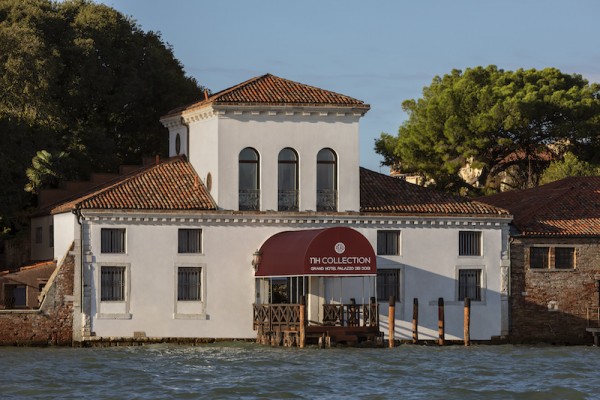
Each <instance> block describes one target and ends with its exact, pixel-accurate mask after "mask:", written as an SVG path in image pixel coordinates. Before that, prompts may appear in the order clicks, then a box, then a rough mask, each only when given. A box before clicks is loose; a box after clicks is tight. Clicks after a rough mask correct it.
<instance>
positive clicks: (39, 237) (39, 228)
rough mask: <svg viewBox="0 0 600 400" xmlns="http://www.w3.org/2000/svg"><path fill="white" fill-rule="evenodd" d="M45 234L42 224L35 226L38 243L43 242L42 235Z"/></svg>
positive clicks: (36, 241)
mask: <svg viewBox="0 0 600 400" xmlns="http://www.w3.org/2000/svg"><path fill="white" fill-rule="evenodd" d="M43 234H44V232H43V228H42V227H41V226H38V227H37V228H35V243H36V244H40V243H42V235H43Z"/></svg>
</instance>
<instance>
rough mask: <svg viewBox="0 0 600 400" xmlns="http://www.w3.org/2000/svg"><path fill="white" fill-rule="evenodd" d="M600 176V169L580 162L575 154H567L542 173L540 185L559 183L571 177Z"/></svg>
mask: <svg viewBox="0 0 600 400" xmlns="http://www.w3.org/2000/svg"><path fill="white" fill-rule="evenodd" d="M593 175H600V168H598V167H597V166H595V165H593V164H591V163H589V162H585V161H581V160H579V159H578V158H577V157H576V156H575V155H574V154H573V153H571V152H567V153H565V155H564V157H563V158H562V159H561V160H557V161H553V162H551V163H550V165H549V166H548V168H546V170H545V171H544V172H543V173H542V176H541V178H540V184H541V185H544V184H546V183H550V182H554V181H558V180H560V179H564V178H567V177H569V176H593Z"/></svg>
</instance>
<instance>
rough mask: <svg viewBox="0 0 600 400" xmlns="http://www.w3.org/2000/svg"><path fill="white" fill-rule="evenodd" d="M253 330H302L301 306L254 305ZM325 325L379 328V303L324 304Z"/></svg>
mask: <svg viewBox="0 0 600 400" xmlns="http://www.w3.org/2000/svg"><path fill="white" fill-rule="evenodd" d="M253 314H254V315H253V328H254V330H259V331H262V332H275V331H286V330H299V329H300V304H254V305H253ZM322 323H323V325H330V326H369V327H378V326H379V309H378V305H377V303H370V304H354V303H350V304H323V321H322Z"/></svg>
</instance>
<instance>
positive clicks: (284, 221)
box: [85, 215, 507, 229]
mask: <svg viewBox="0 0 600 400" xmlns="http://www.w3.org/2000/svg"><path fill="white" fill-rule="evenodd" d="M85 219H86V220H88V221H92V222H117V223H128V222H131V223H153V224H157V223H158V224H200V225H203V224H215V225H223V224H231V225H240V224H241V225H245V224H261V225H333V224H336V225H359V226H381V227H390V226H392V227H410V226H431V227H459V228H465V227H468V228H471V229H477V228H484V227H485V228H489V227H502V226H504V225H506V224H507V222H498V221H481V220H479V221H477V220H476V221H465V220H462V219H456V220H435V219H408V218H390V219H382V218H377V219H373V218H361V217H343V216H340V217H337V218H332V217H331V216H330V215H329V216H324V217H323V218H318V217H315V216H307V217H293V218H290V217H284V216H247V217H246V216H229V215H228V216H216V215H210V216H208V215H207V216H197V217H190V216H185V217H184V216H181V217H174V216H166V215H165V216H158V215H136V216H132V215H127V216H118V215H106V216H104V215H94V216H89V217H86V218H85Z"/></svg>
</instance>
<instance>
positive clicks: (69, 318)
mask: <svg viewBox="0 0 600 400" xmlns="http://www.w3.org/2000/svg"><path fill="white" fill-rule="evenodd" d="M74 268H75V260H74V257H73V256H67V257H66V258H65V260H64V261H63V263H62V264H61V265H60V266H59V270H58V272H57V275H56V277H55V279H54V281H53V282H52V284H51V286H50V287H49V288H48V291H47V294H46V298H45V300H44V302H43V303H42V305H41V307H40V309H39V310H0V345H9V346H10V345H15V346H27V345H71V341H72V337H73V312H72V311H73V273H74Z"/></svg>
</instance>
